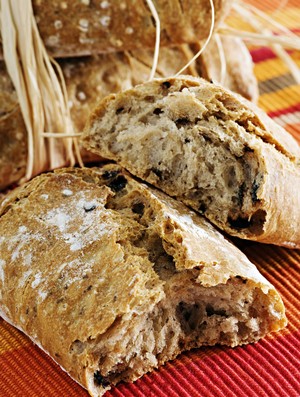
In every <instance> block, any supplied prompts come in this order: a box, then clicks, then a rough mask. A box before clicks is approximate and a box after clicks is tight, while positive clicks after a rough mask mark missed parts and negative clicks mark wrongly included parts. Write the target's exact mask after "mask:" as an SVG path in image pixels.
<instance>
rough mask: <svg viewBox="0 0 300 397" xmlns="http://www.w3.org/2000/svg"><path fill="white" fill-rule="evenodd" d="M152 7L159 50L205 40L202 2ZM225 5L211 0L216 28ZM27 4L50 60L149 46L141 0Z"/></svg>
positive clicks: (207, 14) (151, 33) (180, 0)
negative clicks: (153, 8)
mask: <svg viewBox="0 0 300 397" xmlns="http://www.w3.org/2000/svg"><path fill="white" fill-rule="evenodd" d="M154 3H155V7H156V10H157V13H158V15H159V18H160V24H161V34H160V36H161V45H162V46H174V45H176V44H183V43H191V42H196V41H198V40H205V39H206V38H207V37H208V35H209V31H210V26H211V18H212V12H211V5H210V2H209V1H208V0H157V1H155V2H154ZM231 4H232V0H214V9H215V27H216V28H217V27H218V26H219V24H220V23H221V22H222V21H223V19H224V18H225V17H226V16H227V14H228V12H229V11H230V7H231ZM32 6H33V12H34V16H35V19H36V22H37V25H38V29H39V32H40V35H41V38H42V39H43V41H44V44H45V46H46V48H47V50H48V52H49V54H50V55H52V56H54V57H56V58H58V57H78V56H86V55H92V54H99V53H104V52H105V53H107V52H115V51H125V50H133V49H139V48H152V49H153V48H154V44H155V34H156V24H155V20H154V18H153V15H152V12H151V10H150V8H149V6H148V5H147V2H146V1H143V0H122V1H118V0H76V1H74V0H51V1H49V0H33V1H32ZM24 44H25V42H24ZM1 52H2V51H1V49H0V54H1Z"/></svg>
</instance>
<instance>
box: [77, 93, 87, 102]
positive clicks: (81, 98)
mask: <svg viewBox="0 0 300 397" xmlns="http://www.w3.org/2000/svg"><path fill="white" fill-rule="evenodd" d="M76 96H77V98H78V99H79V100H80V101H85V100H86V95H85V93H84V92H83V91H79V92H78V93H77V95H76Z"/></svg>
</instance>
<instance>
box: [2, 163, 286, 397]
mask: <svg viewBox="0 0 300 397" xmlns="http://www.w3.org/2000/svg"><path fill="white" fill-rule="evenodd" d="M0 207H1V212H0V236H1V238H0V270H1V271H0V276H1V277H0V309H1V315H2V316H3V317H4V318H5V319H6V320H7V321H9V322H10V323H12V324H13V325H15V326H16V327H17V328H19V329H20V330H22V331H23V332H25V333H26V334H27V335H29V337H30V338H31V339H32V340H33V341H34V342H35V343H37V344H38V345H40V346H41V347H42V348H43V349H44V350H45V351H46V352H48V354H50V356H51V357H52V358H53V359H54V360H55V361H56V362H57V363H58V364H60V365H61V366H62V367H63V368H64V369H65V370H66V371H67V372H68V373H69V374H70V375H71V376H72V377H73V378H74V379H75V380H76V381H78V382H79V383H80V384H81V385H83V386H84V387H85V388H87V389H88V391H89V392H90V394H91V395H92V396H101V395H103V393H104V392H105V391H106V390H108V389H109V388H110V387H111V385H114V384H116V383H118V382H120V381H132V380H135V379H137V378H138V377H140V376H141V375H143V374H144V373H146V372H147V371H149V370H151V369H153V368H155V367H157V366H158V365H161V364H163V363H164V362H166V361H167V360H171V359H173V358H175V357H176V356H177V355H178V354H179V353H180V352H182V351H184V350H188V349H191V348H195V347H199V346H202V345H215V344H217V343H218V344H222V345H228V346H237V345H241V344H244V343H249V342H254V341H256V340H258V339H259V338H261V337H263V336H264V335H266V334H267V333H268V332H270V331H277V330H279V329H281V328H282V327H284V326H285V324H286V318H285V314H284V307H283V303H282V300H281V298H280V296H279V295H278V293H277V292H276V290H275V289H274V287H273V286H272V285H271V284H270V283H269V282H268V281H267V280H266V279H265V278H264V277H263V276H262V275H261V274H260V273H259V272H258V271H257V269H256V268H255V266H254V265H253V264H251V263H250V262H249V260H248V259H247V258H246V257H245V256H244V255H243V254H242V253H241V252H240V251H239V250H238V249H237V248H236V247H234V246H233V245H232V244H231V243H229V242H228V241H227V240H225V239H224V237H223V236H222V235H221V234H220V233H219V232H217V231H216V230H215V229H214V228H213V227H212V226H211V225H210V224H209V223H208V222H207V221H206V220H205V219H204V218H202V217H200V216H197V215H196V214H195V213H194V212H191V211H190V210H188V209H187V208H186V207H185V206H184V205H183V204H181V203H179V202H176V201H175V200H173V199H171V198H169V197H168V196H166V195H164V194H163V193H160V192H159V191H156V190H153V189H151V188H149V187H147V186H146V185H145V184H142V183H140V182H137V181H136V180H134V179H133V178H132V177H130V176H129V174H128V173H126V172H125V171H123V170H122V169H121V168H120V167H118V166H115V165H107V166H105V167H103V168H95V169H77V170H76V169H64V170H58V171H57V172H55V173H48V174H45V175H41V176H39V177H36V178H35V179H33V180H32V181H31V182H29V183H27V184H26V185H24V186H23V187H21V188H17V189H15V190H14V191H13V192H12V193H11V194H10V195H8V196H7V197H6V199H5V200H4V201H3V202H2V205H1V206H0Z"/></svg>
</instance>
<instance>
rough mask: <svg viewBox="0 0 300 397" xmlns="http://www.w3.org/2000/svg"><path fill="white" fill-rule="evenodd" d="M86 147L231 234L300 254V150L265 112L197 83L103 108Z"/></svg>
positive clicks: (170, 81) (152, 89)
mask: <svg viewBox="0 0 300 397" xmlns="http://www.w3.org/2000/svg"><path fill="white" fill-rule="evenodd" d="M83 144H84V146H85V147H86V148H87V149H89V150H91V151H93V152H94V153H97V154H99V155H101V156H103V157H105V158H108V159H112V160H115V161H117V162H118V163H119V164H120V165H122V166H123V167H125V168H127V169H128V170H129V171H130V172H131V173H132V174H134V175H136V176H138V177H140V178H142V179H143V180H146V181H147V182H149V183H152V184H153V185H155V186H157V187H159V188H160V189H161V190H163V191H164V192H166V193H167V194H169V195H171V196H174V197H176V198H178V199H179V200H181V201H183V202H184V203H186V204H187V205H189V206H190V207H192V208H193V209H194V210H196V211H198V212H200V213H202V214H204V215H205V216H206V217H207V218H208V219H209V220H210V221H211V222H213V223H214V224H215V225H217V226H218V227H219V228H221V229H222V230H224V231H226V232H228V233H229V234H231V235H234V236H238V237H240V238H245V239H250V240H257V241H260V242H265V243H271V244H277V245H282V246H286V247H291V248H297V247H298V248H299V247H300V226H299V225H300V210H299V208H300V188H299V186H300V148H299V145H298V143H297V142H296V140H294V138H293V137H292V136H291V135H289V134H288V133H287V132H286V131H285V130H284V129H283V128H281V127H280V126H279V125H277V124H275V123H274V122H273V121H272V120H271V119H270V118H269V117H268V116H267V115H266V114H265V113H264V112H263V111H262V110H260V109H258V108H257V107H256V106H255V105H253V104H252V103H250V102H248V101H247V100H245V99H244V98H242V97H240V96H238V95H236V94H234V93H232V92H231V91H229V90H226V89H225V88H223V87H221V86H219V85H215V84H210V83H208V82H207V81H205V80H203V79H197V78H193V77H190V76H181V77H177V78H175V77H174V78H166V79H157V80H153V81H151V82H148V83H144V84H141V85H139V86H136V87H135V88H133V89H131V90H127V91H124V92H122V93H120V94H117V95H111V96H108V97H107V98H105V99H103V100H102V101H100V102H99V104H98V106H97V107H96V109H95V110H94V111H93V113H92V114H91V116H90V118H89V121H88V123H87V126H86V128H85V134H84V135H83Z"/></svg>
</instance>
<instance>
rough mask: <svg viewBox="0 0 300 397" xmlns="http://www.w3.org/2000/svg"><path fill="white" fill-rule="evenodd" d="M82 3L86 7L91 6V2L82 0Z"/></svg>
mask: <svg viewBox="0 0 300 397" xmlns="http://www.w3.org/2000/svg"><path fill="white" fill-rule="evenodd" d="M81 3H82V4H84V5H86V6H89V5H90V0H81Z"/></svg>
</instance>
